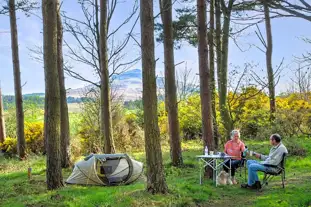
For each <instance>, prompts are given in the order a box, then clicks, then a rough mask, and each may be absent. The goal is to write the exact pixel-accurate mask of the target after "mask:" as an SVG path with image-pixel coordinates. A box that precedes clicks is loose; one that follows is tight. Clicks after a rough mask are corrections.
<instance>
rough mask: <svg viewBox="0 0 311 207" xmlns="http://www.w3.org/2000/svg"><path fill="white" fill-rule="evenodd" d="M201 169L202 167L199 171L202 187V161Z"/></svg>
mask: <svg viewBox="0 0 311 207" xmlns="http://www.w3.org/2000/svg"><path fill="white" fill-rule="evenodd" d="M199 167H200V170H199V173H200V185H202V165H201V162H200V160H199Z"/></svg>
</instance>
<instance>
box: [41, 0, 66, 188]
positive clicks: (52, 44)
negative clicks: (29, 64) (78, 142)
mask: <svg viewBox="0 0 311 207" xmlns="http://www.w3.org/2000/svg"><path fill="white" fill-rule="evenodd" d="M42 13H43V23H44V25H43V34H44V38H43V39H44V43H43V45H44V75H45V96H46V102H45V104H46V106H45V109H46V110H47V112H46V113H45V117H44V121H45V122H46V124H45V126H46V128H45V136H46V137H45V139H46V141H47V146H46V147H47V148H46V150H47V156H46V167H47V170H46V177H47V188H48V190H53V189H57V188H60V187H62V186H63V177H62V168H61V156H60V135H59V131H60V95H59V94H60V90H59V76H58V63H57V59H58V55H57V0H43V2H42Z"/></svg>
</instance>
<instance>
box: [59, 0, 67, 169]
mask: <svg viewBox="0 0 311 207" xmlns="http://www.w3.org/2000/svg"><path fill="white" fill-rule="evenodd" d="M57 64H58V74H59V90H60V146H61V161H62V167H63V168H68V167H69V165H70V151H69V150H70V148H69V147H70V129H69V115H68V105H67V96H66V88H65V76H64V59H63V25H62V19H61V14H60V2H59V0H57Z"/></svg>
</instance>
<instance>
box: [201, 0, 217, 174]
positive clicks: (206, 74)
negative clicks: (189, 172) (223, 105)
mask: <svg viewBox="0 0 311 207" xmlns="http://www.w3.org/2000/svg"><path fill="white" fill-rule="evenodd" d="M197 12H198V56H199V74H200V97H201V113H202V129H203V150H202V151H204V148H205V146H208V149H209V150H214V149H215V146H214V137H213V120H212V100H211V97H212V95H211V87H210V86H211V85H210V70H209V67H208V55H209V53H208V48H207V41H206V40H207V27H206V1H205V0H197ZM212 175H213V171H212V169H211V168H207V169H206V171H205V176H206V177H209V178H211V177H212Z"/></svg>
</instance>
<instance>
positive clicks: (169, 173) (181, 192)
mask: <svg viewBox="0 0 311 207" xmlns="http://www.w3.org/2000/svg"><path fill="white" fill-rule="evenodd" d="M300 141H301V140H300ZM301 142H302V143H303V147H304V148H305V150H306V151H307V155H306V156H304V157H299V156H291V155H289V157H288V159H287V163H286V188H285V189H283V188H282V187H281V178H280V177H276V178H275V179H274V180H273V181H272V182H270V183H269V185H268V186H266V187H265V188H264V190H263V191H262V192H258V191H252V190H245V189H241V188H240V187H239V186H240V185H236V186H218V187H215V186H214V185H212V183H211V181H208V180H205V181H204V183H203V184H202V185H200V184H199V166H198V162H197V160H196V158H195V156H196V155H198V154H200V152H201V145H200V143H199V142H196V141H192V142H186V143H183V159H184V163H185V165H184V167H183V168H175V167H172V166H170V164H169V161H170V160H169V153H168V152H169V151H168V149H167V148H164V149H163V151H164V153H163V156H164V161H165V163H164V165H165V174H166V181H167V184H168V187H169V193H168V194H167V195H150V194H148V193H146V191H145V185H146V179H145V177H144V176H143V177H142V179H140V180H138V181H137V182H135V183H134V184H131V185H127V186H115V187H95V186H78V185H66V186H65V187H64V188H61V189H59V190H57V191H47V190H46V184H45V157H43V156H31V157H29V159H28V160H27V161H23V162H21V161H18V160H16V159H13V158H11V159H8V158H4V157H3V156H1V157H0V206H2V207H4V206H8V207H15V206H29V207H39V206H79V207H80V206H81V207H82V206H94V207H95V206H98V207H99V206H101V207H104V206H106V207H108V206H117V207H119V206H125V207H128V206H135V207H136V206H264V207H266V206H273V207H277V206H282V207H283V206H297V207H303V206H306V207H308V206H311V140H310V139H309V140H308V139H304V140H302V141H301ZM247 145H248V147H249V149H255V150H256V151H258V152H264V153H267V152H268V151H269V149H270V146H269V144H268V142H254V141H248V142H247ZM131 156H132V157H133V158H134V159H136V160H139V161H142V162H145V157H144V153H143V152H140V153H132V154H131ZM29 166H30V167H32V169H33V176H32V179H31V180H28V178H27V169H28V167H29ZM71 170H72V169H66V170H64V171H63V176H64V179H66V178H67V177H68V176H69V175H70V173H71ZM237 174H238V176H239V173H237ZM261 176H262V175H261ZM241 180H244V179H241ZM241 182H242V181H241Z"/></svg>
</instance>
